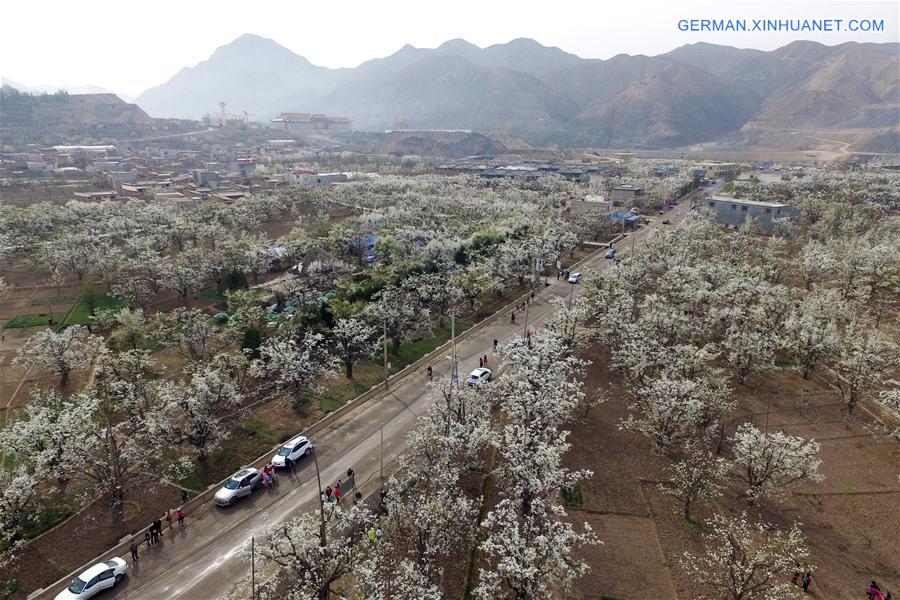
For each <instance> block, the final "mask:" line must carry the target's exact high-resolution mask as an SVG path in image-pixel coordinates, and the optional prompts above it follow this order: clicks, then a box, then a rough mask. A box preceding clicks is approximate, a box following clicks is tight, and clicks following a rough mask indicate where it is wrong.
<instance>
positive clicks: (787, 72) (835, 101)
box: [136, 34, 900, 148]
mask: <svg viewBox="0 0 900 600" xmlns="http://www.w3.org/2000/svg"><path fill="white" fill-rule="evenodd" d="M219 101H225V102H227V107H228V110H229V112H239V111H247V112H248V113H250V114H251V115H253V116H254V117H253V118H255V119H257V120H266V119H268V118H269V117H271V116H274V115H276V114H278V113H280V112H322V113H326V114H329V115H336V116H348V117H350V118H352V119H353V125H354V128H357V129H366V130H378V129H390V128H394V127H397V126H398V124H402V126H403V127H406V128H422V129H473V130H479V131H495V130H497V131H504V132H508V133H510V134H512V135H515V136H517V137H519V138H522V139H524V140H526V141H527V142H529V143H531V144H537V145H559V146H594V147H610V148H614V147H635V148H653V147H674V146H684V145H689V144H694V143H699V142H707V141H714V140H723V139H730V140H732V141H734V142H736V143H753V140H758V139H761V138H764V137H765V135H766V134H768V133H772V132H780V131H785V130H810V131H819V132H821V131H823V130H836V131H837V130H840V131H848V130H849V131H852V132H860V134H861V136H856V138H855V139H861V138H865V137H866V136H869V137H871V138H875V137H877V136H882V137H883V136H888V137H889V138H891V139H893V138H895V137H897V133H896V131H897V129H898V123H900V44H869V43H855V42H850V43H845V44H841V45H838V46H825V45H822V44H819V43H816V42H807V41H797V42H793V43H791V44H789V45H787V46H784V47H782V48H779V49H777V50H774V51H770V52H767V51H760V50H752V49H737V48H732V47H728V46H718V45H713V44H707V43H697V44H691V45H687V46H682V47H680V48H677V49H675V50H673V51H672V52H669V53H667V54H662V55H659V56H643V55H638V56H630V55H624V54H623V55H618V56H615V57H613V58H610V59H608V60H599V59H584V58H581V57H578V56H576V55H574V54H570V53H568V52H565V51H563V50H561V49H559V48H555V47H547V46H543V45H541V44H539V43H538V42H536V41H534V40H531V39H524V38H523V39H516V40H512V41H511V42H509V43H506V44H496V45H492V46H488V47H486V48H480V47H478V46H475V45H474V44H471V43H469V42H467V41H465V40H462V39H455V40H451V41H448V42H446V43H444V44H442V45H441V46H439V47H437V48H433V49H426V48H415V47H413V46H410V45H407V46H404V47H403V48H401V49H400V50H398V51H397V52H395V53H394V54H392V55H390V56H387V57H385V58H378V59H373V60H369V61H366V62H364V63H362V64H361V65H359V66H357V67H355V68H342V69H328V68H325V67H320V66H316V65H314V64H312V63H311V62H310V61H308V60H307V59H306V58H304V57H302V56H299V55H297V54H295V53H294V52H292V51H291V50H288V49H287V48H285V47H283V46H281V45H279V44H278V43H276V42H275V41H273V40H270V39H266V38H263V37H259V36H256V35H251V34H246V35H243V36H241V37H239V38H237V39H236V40H234V41H233V42H231V43H229V44H227V45H225V46H222V47H220V48H218V49H217V50H215V52H213V54H212V55H211V56H210V58H209V59H208V60H206V61H203V62H201V63H199V64H197V65H196V66H194V67H185V68H184V69H182V70H181V71H180V72H179V73H177V74H176V75H175V76H174V77H172V78H171V79H170V80H169V81H167V82H166V83H163V84H162V85H159V86H156V87H154V88H150V89H148V90H146V91H145V92H143V93H142V94H141V95H140V96H139V97H138V98H137V100H136V102H137V104H138V105H139V106H141V107H142V108H143V109H144V110H146V111H147V112H148V113H149V114H150V115H152V116H155V117H193V118H197V117H199V116H201V115H203V114H204V113H207V112H213V113H214V112H215V111H216V107H217V103H218V102H219ZM824 137H826V138H827V137H828V136H827V135H826V136H824Z"/></svg>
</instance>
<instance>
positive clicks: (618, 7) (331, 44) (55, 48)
mask: <svg viewBox="0 0 900 600" xmlns="http://www.w3.org/2000/svg"><path fill="white" fill-rule="evenodd" d="M898 15H900V0H894V1H887V2H868V1H858V2H857V1H846V0H844V1H835V2H830V1H823V2H794V1H788V0H786V1H782V2H732V1H727V0H719V1H718V2H709V1H679V0H583V1H581V2H578V1H571V0H542V1H536V0H451V1H446V0H443V1H436V0H365V1H360V0H344V1H340V2H337V1H328V2H325V1H316V0H257V1H254V2H248V1H246V0H243V1H237V0H216V1H210V0H178V1H173V0H152V1H151V0H131V1H128V0H125V1H123V0H85V1H82V2H71V1H70V0H65V1H63V0H41V1H39V2H23V1H20V2H5V3H4V7H3V21H4V23H3V27H2V31H0V75H3V76H4V77H7V78H9V79H12V80H15V81H18V82H21V83H24V84H26V85H32V86H34V85H39V84H56V85H60V84H68V85H84V84H94V85H99V86H102V87H105V88H109V89H112V90H114V91H117V92H121V93H124V94H128V95H132V96H134V95H137V94H138V93H139V92H141V91H143V90H144V89H146V88H148V87H151V86H154V85H158V84H160V83H162V82H164V81H166V80H167V79H169V78H170V77H171V76H172V75H174V74H175V73H176V72H177V71H179V70H180V69H181V68H182V67H185V66H193V65H195V64H197V63H198V62H200V61H202V60H205V59H206V58H208V57H209V55H210V54H211V53H212V52H213V50H214V49H215V48H217V47H218V46H221V45H223V44H227V43H228V42H230V41H231V40H233V39H234V38H236V37H238V36H239V35H241V34H242V33H255V34H258V35H262V36H264V37H269V38H272V39H274V40H275V41H277V42H278V43H280V44H281V45H283V46H286V47H287V48H290V49H291V50H293V51H294V52H296V53H298V54H301V55H303V56H305V57H307V58H308V59H309V60H310V61H312V62H313V63H314V64H318V65H322V66H327V67H342V66H355V65H357V64H359V63H360V62H362V61H364V60H367V59H369V58H374V57H380V56H386V55H388V54H391V53H393V52H395V51H396V50H398V49H399V48H400V47H401V46H403V45H404V44H407V43H410V44H412V45H414V46H417V47H425V48H430V47H435V46H437V45H439V44H440V43H442V42H444V41H446V40H448V39H453V38H457V37H462V38H465V39H466V40H468V41H470V42H472V43H474V44H477V45H479V46H482V47H483V46H487V45H490V44H495V43H502V42H507V41H509V40H511V39H513V38H517V37H531V38H534V39H536V40H537V41H539V42H541V43H542V44H545V45H548V46H559V47H560V48H562V49H564V50H567V51H569V52H572V53H575V54H578V55H579V56H583V57H587V58H609V57H611V56H614V55H616V54H620V53H626V54H648V55H654V54H661V53H664V52H667V51H669V50H672V49H673V48H676V47H678V46H680V45H683V44H688V43H692V42H698V41H706V42H711V43H718V44H727V45H732V46H737V47H741V48H760V49H764V50H771V49H774V48H777V47H779V46H782V45H784V44H787V43H789V42H791V41H793V40H796V39H812V40H817V41H820V42H823V43H826V44H829V45H834V44H839V43H842V42H845V41H850V40H853V41H860V42H896V41H900V34H898ZM798 18H799V19H843V20H844V24H845V25H846V22H847V21H848V20H849V19H876V20H882V19H883V20H884V26H885V30H884V32H880V33H875V32H859V31H857V32H849V31H847V32H816V33H799V32H798V33H791V32H786V33H777V32H776V33H772V32H765V33H764V32H759V31H755V32H754V31H746V32H731V33H725V32H715V33H713V32H690V31H687V32H685V31H680V30H679V27H678V23H679V21H680V20H682V19H746V20H747V22H748V24H749V23H750V22H751V20H752V19H798Z"/></svg>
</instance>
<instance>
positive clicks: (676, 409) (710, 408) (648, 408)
mask: <svg viewBox="0 0 900 600" xmlns="http://www.w3.org/2000/svg"><path fill="white" fill-rule="evenodd" d="M729 396H730V393H729V390H728V388H727V386H725V385H724V383H723V382H722V381H720V380H718V379H717V378H711V377H702V378H697V379H686V378H680V377H676V376H670V375H669V374H663V375H661V376H659V377H657V378H654V379H652V380H651V381H650V382H648V384H647V385H645V386H643V387H641V388H640V389H638V391H637V393H636V397H635V401H634V402H633V403H632V405H631V409H632V414H631V415H629V416H628V417H627V418H626V419H624V420H623V421H622V424H621V426H622V428H624V429H630V430H632V431H638V432H640V433H642V434H644V435H646V436H647V437H648V438H650V440H651V441H652V442H653V445H654V448H655V450H656V452H658V453H660V454H664V453H666V452H668V451H670V450H671V449H672V447H673V446H675V445H677V444H680V443H682V442H685V441H689V440H698V439H700V438H702V437H703V436H704V434H705V433H707V429H708V428H712V427H715V426H717V425H718V423H719V421H720V420H721V418H722V416H724V415H720V414H719V413H720V412H722V411H721V410H720V407H723V406H727V405H728V403H729ZM726 412H727V411H726Z"/></svg>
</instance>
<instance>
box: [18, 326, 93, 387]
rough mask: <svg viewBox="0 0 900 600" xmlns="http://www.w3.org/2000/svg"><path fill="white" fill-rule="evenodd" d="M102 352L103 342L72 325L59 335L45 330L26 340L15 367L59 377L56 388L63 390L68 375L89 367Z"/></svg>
mask: <svg viewBox="0 0 900 600" xmlns="http://www.w3.org/2000/svg"><path fill="white" fill-rule="evenodd" d="M102 349H103V338H101V337H99V336H96V335H91V334H90V333H88V331H87V329H86V328H85V327H82V326H81V325H75V326H73V327H67V328H66V329H64V330H62V331H61V332H59V333H56V332H55V331H53V330H52V329H44V330H41V331H39V332H38V333H36V334H34V335H33V336H31V337H30V338H28V339H27V340H26V341H25V343H24V344H23V345H22V347H21V348H19V354H18V355H17V356H16V358H15V359H14V360H13V364H14V365H26V366H29V367H31V366H33V367H42V368H44V369H47V370H48V371H50V372H51V373H57V374H59V386H60V387H66V385H68V383H69V374H70V373H71V372H72V371H78V370H81V369H84V368H86V367H87V366H88V365H90V364H91V363H92V362H93V360H94V358H95V357H96V356H97V354H98V353H99V352H101V350H102Z"/></svg>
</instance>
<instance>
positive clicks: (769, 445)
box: [732, 423, 824, 504]
mask: <svg viewBox="0 0 900 600" xmlns="http://www.w3.org/2000/svg"><path fill="white" fill-rule="evenodd" d="M732 452H733V454H734V464H735V467H736V468H737V470H738V474H739V476H740V477H741V478H742V479H743V480H744V482H746V484H747V486H748V487H747V492H746V494H745V495H746V498H747V500H748V501H749V502H750V503H751V504H755V503H756V502H757V501H758V500H759V499H760V498H761V497H762V496H764V495H767V494H770V493H774V492H778V491H780V490H782V489H784V488H786V487H788V486H789V485H791V484H794V483H798V482H801V481H811V482H814V483H818V482H820V481H822V479H824V478H823V477H822V476H821V475H820V474H819V465H821V464H822V461H821V460H820V459H819V444H818V443H817V442H816V441H815V440H807V439H804V438H801V437H797V436H793V435H787V434H785V433H782V432H775V433H763V432H762V431H760V430H759V429H757V428H756V427H755V426H753V425H752V424H750V423H744V424H743V425H741V426H740V427H738V429H737V431H736V432H735V434H734V437H733V438H732Z"/></svg>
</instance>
